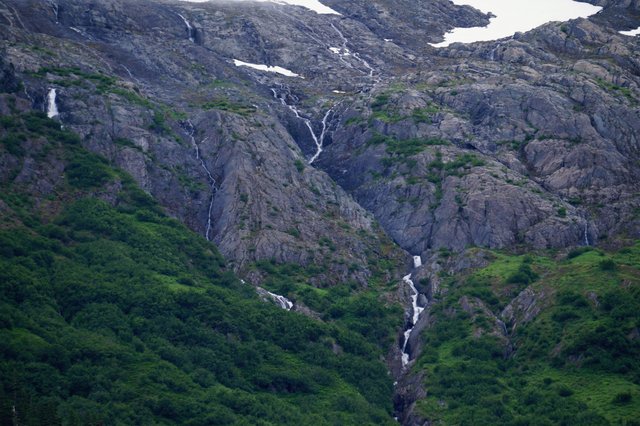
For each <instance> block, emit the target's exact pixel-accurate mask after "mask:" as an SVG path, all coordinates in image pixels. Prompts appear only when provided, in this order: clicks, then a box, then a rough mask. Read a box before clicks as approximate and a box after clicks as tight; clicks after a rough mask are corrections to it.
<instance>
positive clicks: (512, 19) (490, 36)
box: [431, 0, 602, 47]
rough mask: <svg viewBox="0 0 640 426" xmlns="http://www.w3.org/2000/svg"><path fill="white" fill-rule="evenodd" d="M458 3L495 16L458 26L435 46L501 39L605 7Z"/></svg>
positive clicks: (505, 0)
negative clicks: (482, 23)
mask: <svg viewBox="0 0 640 426" xmlns="http://www.w3.org/2000/svg"><path fill="white" fill-rule="evenodd" d="M451 1H452V2H453V3H455V4H457V5H469V6H472V7H474V8H476V9H478V10H480V11H482V12H484V13H489V12H491V13H493V14H494V15H496V17H495V18H491V22H490V23H489V25H488V26H486V27H474V28H454V29H453V30H452V31H451V32H449V33H447V34H445V40H444V41H443V42H442V43H436V44H431V45H432V46H434V47H446V46H449V45H450V44H451V43H473V42H476V41H489V40H498V39H501V38H504V37H509V36H512V35H513V34H515V33H516V32H525V31H529V30H532V29H534V28H536V27H539V26H540V25H543V24H546V23H547V22H552V21H567V20H569V19H576V18H586V17H589V16H591V15H594V14H596V13H598V12H599V11H600V10H602V8H601V7H598V6H593V5H590V4H587V3H581V2H577V1H573V0H535V1H531V0H451Z"/></svg>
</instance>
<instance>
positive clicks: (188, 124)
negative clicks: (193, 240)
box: [183, 120, 218, 241]
mask: <svg viewBox="0 0 640 426" xmlns="http://www.w3.org/2000/svg"><path fill="white" fill-rule="evenodd" d="M184 124H186V126H183V128H184V130H185V133H186V134H187V136H189V138H190V139H191V144H192V145H193V148H194V149H195V152H196V160H199V161H200V165H201V166H202V169H203V170H204V171H205V173H206V174H207V178H208V179H209V185H210V187H211V200H210V201H209V211H208V213H207V226H206V229H205V233H204V237H205V238H206V239H207V241H211V228H212V221H211V216H212V214H213V202H214V201H215V195H216V192H218V187H217V182H216V179H215V178H214V177H213V174H211V171H210V170H209V167H207V163H205V161H204V159H203V158H202V157H200V147H199V146H198V144H197V142H196V138H195V130H196V129H195V127H194V126H193V124H192V123H191V120H187V121H186V122H185V123H184ZM206 140H207V139H206V138H205V139H203V141H202V142H204V141H206Z"/></svg>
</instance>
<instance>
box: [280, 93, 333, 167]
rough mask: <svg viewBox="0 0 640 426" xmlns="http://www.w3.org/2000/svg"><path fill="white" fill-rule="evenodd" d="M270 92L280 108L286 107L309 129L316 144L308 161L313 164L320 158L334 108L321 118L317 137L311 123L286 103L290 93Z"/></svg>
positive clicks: (296, 109)
mask: <svg viewBox="0 0 640 426" xmlns="http://www.w3.org/2000/svg"><path fill="white" fill-rule="evenodd" d="M271 92H272V93H273V97H274V98H275V99H277V100H279V101H280V103H281V104H282V106H285V107H287V108H288V109H289V110H290V111H291V112H293V114H294V115H295V116H296V118H297V119H298V120H301V121H302V122H303V123H304V125H305V126H306V127H307V129H309V134H311V138H312V139H313V142H314V143H315V144H316V153H315V154H314V155H313V156H312V157H311V159H310V160H309V164H313V162H314V161H316V160H317V159H318V157H320V154H322V150H323V147H324V138H325V136H326V134H327V123H328V120H329V117H330V116H331V113H332V112H333V110H334V108H335V106H333V107H331V108H329V110H328V111H327V112H326V114H325V115H324V117H323V118H322V131H321V132H320V135H319V136H318V135H316V132H315V131H314V130H313V124H312V123H311V120H309V119H308V118H306V117H303V116H302V115H300V111H298V108H296V106H295V105H293V104H288V103H287V101H286V97H287V95H289V96H292V95H291V94H290V93H288V92H287V93H285V94H279V93H278V91H277V90H276V89H271ZM294 99H295V97H294Z"/></svg>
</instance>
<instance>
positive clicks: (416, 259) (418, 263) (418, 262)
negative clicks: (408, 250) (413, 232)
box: [413, 256, 422, 268]
mask: <svg viewBox="0 0 640 426" xmlns="http://www.w3.org/2000/svg"><path fill="white" fill-rule="evenodd" d="M421 266H422V258H421V257H420V256H413V267H414V268H419V267H421Z"/></svg>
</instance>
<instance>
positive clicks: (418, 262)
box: [402, 256, 425, 367]
mask: <svg viewBox="0 0 640 426" xmlns="http://www.w3.org/2000/svg"><path fill="white" fill-rule="evenodd" d="M420 266H422V258H420V256H413V268H414V269H415V268H419V267H420ZM411 276H412V274H409V275H406V276H405V277H404V278H402V281H404V283H405V284H407V285H408V286H409V288H410V289H411V291H412V293H413V294H412V295H411V308H412V311H413V317H412V318H411V326H410V327H409V328H407V330H405V332H404V343H403V345H402V366H403V367H406V366H407V364H409V357H410V353H409V352H408V351H407V346H408V344H409V338H410V337H411V333H412V332H413V329H414V328H415V326H416V324H417V323H418V320H419V319H420V314H422V312H423V311H424V309H425V308H424V307H421V306H418V296H419V295H420V293H419V292H418V289H417V288H416V286H415V284H414V283H413V281H412V280H411Z"/></svg>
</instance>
